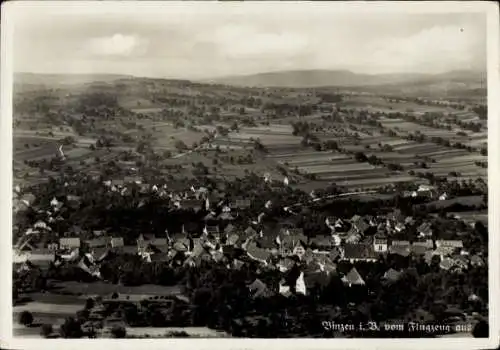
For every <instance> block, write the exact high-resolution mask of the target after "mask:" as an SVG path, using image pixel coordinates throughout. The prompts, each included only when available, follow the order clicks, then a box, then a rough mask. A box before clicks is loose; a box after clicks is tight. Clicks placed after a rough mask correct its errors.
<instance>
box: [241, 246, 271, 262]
mask: <svg viewBox="0 0 500 350" xmlns="http://www.w3.org/2000/svg"><path fill="white" fill-rule="evenodd" d="M247 255H248V256H249V257H250V258H251V259H253V260H255V261H258V262H261V263H263V264H266V265H267V261H268V259H269V258H270V256H271V253H270V252H269V250H267V249H263V248H259V247H258V246H257V244H249V245H248V246H247Z"/></svg>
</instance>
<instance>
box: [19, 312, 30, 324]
mask: <svg viewBox="0 0 500 350" xmlns="http://www.w3.org/2000/svg"><path fill="white" fill-rule="evenodd" d="M19 323H20V324H22V325H24V326H26V327H28V326H31V324H32V323H33V315H32V314H31V312H29V311H23V312H21V314H20V315H19Z"/></svg>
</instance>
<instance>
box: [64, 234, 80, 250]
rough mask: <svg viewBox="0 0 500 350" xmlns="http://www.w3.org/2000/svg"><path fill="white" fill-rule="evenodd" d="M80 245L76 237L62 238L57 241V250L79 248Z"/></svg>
mask: <svg viewBox="0 0 500 350" xmlns="http://www.w3.org/2000/svg"><path fill="white" fill-rule="evenodd" d="M80 243H81V242H80V238H78V237H62V238H60V239H59V249H74V248H80Z"/></svg>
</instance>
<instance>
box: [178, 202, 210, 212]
mask: <svg viewBox="0 0 500 350" xmlns="http://www.w3.org/2000/svg"><path fill="white" fill-rule="evenodd" d="M203 204H204V203H203V202H202V201H200V200H197V199H181V200H180V201H179V207H180V208H181V209H192V210H194V211H199V210H201V209H202V208H203Z"/></svg>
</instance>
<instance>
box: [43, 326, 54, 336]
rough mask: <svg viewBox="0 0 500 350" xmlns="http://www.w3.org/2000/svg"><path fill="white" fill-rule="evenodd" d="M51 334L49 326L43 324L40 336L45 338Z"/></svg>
mask: <svg viewBox="0 0 500 350" xmlns="http://www.w3.org/2000/svg"><path fill="white" fill-rule="evenodd" d="M52 332H53V328H52V325H51V324H43V325H42V327H41V328H40V335H41V336H43V337H45V338H47V337H48V336H49V335H51V334H52Z"/></svg>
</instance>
